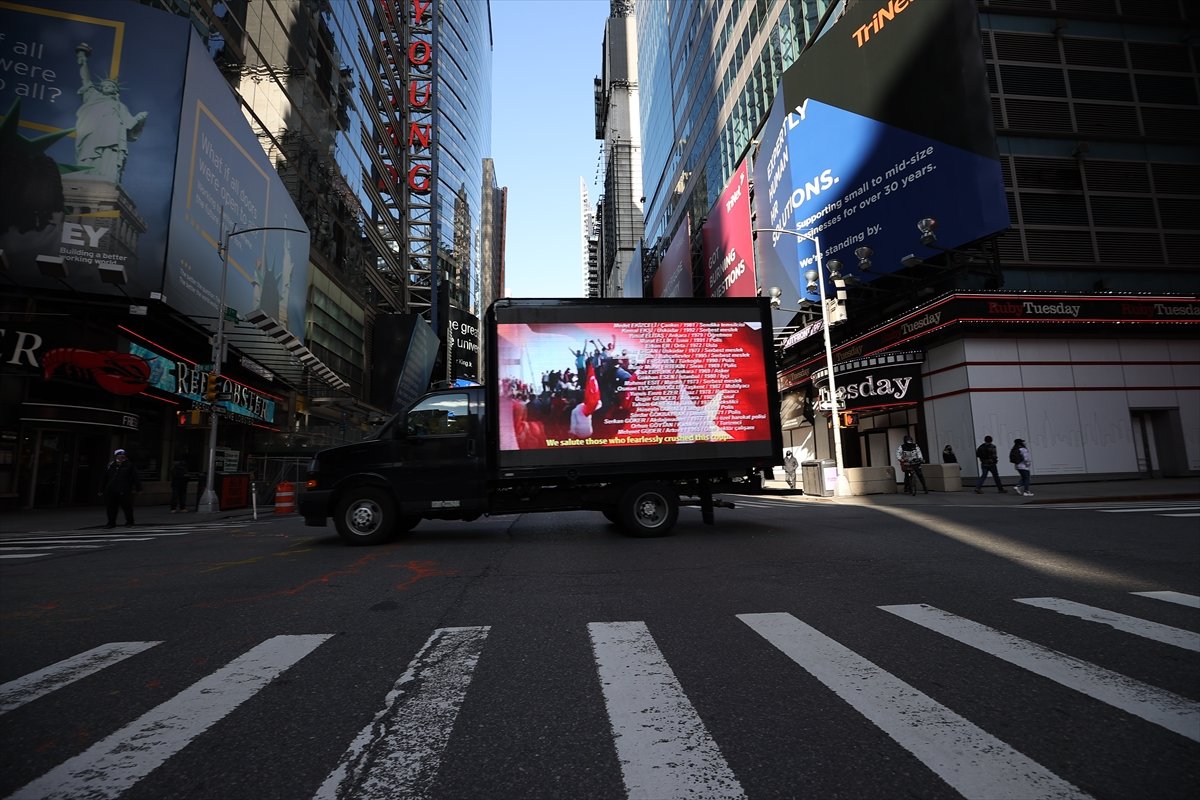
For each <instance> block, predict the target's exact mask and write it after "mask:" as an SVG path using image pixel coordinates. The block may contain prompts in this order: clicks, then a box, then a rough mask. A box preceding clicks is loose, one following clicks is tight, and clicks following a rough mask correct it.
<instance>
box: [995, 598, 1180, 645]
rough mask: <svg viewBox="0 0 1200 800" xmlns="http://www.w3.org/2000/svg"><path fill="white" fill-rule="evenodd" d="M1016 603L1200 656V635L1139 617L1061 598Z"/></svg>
mask: <svg viewBox="0 0 1200 800" xmlns="http://www.w3.org/2000/svg"><path fill="white" fill-rule="evenodd" d="M1016 601H1017V602H1018V603H1024V604H1025V605H1027V606H1036V607H1037V608H1044V609H1047V610H1049V611H1056V612H1058V613H1059V614H1065V615H1066V616H1068V617H1078V618H1079V619H1084V620H1087V621H1088V622H1098V623H1100V624H1101V625H1107V626H1109V627H1110V628H1115V629H1117V630H1119V631H1122V632H1123V633H1132V634H1133V635H1134V636H1141V637H1143V638H1145V639H1153V640H1154V641H1156V642H1162V643H1163V644H1170V645H1174V646H1175V647H1182V648H1183V649H1184V650H1191V651H1192V652H1200V633H1193V632H1192V631H1185V630H1183V629H1182V628H1173V627H1171V626H1170V625H1162V624H1160V623H1157V622H1150V621H1149V620H1144V619H1139V618H1138V617H1131V616H1128V615H1126V614H1119V613H1117V612H1116V611H1107V610H1105V609H1103V608H1096V607H1094V606H1085V605H1084V604H1083V603H1074V602H1071V601H1070V600H1061V599H1059V598H1057V597H1024V598H1016Z"/></svg>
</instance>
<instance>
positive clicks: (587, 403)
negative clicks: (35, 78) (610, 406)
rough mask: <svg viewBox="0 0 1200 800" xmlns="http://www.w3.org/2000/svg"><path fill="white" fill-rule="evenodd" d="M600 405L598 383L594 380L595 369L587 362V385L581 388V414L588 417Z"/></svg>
mask: <svg viewBox="0 0 1200 800" xmlns="http://www.w3.org/2000/svg"><path fill="white" fill-rule="evenodd" d="M599 405H600V382H599V381H597V380H596V368H595V367H594V366H592V363H591V362H590V361H589V362H588V373H587V383H586V384H585V385H584V387H583V413H585V414H587V415H588V416H589V417H590V416H591V415H592V412H593V411H595V410H596V408H597V406H599Z"/></svg>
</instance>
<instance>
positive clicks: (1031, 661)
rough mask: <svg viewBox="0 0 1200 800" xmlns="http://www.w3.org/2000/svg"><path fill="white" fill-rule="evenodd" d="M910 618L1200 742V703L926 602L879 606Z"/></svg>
mask: <svg viewBox="0 0 1200 800" xmlns="http://www.w3.org/2000/svg"><path fill="white" fill-rule="evenodd" d="M879 607H880V608H881V609H883V610H884V611H887V612H889V613H891V614H895V615H896V616H898V617H901V618H902V619H906V620H908V621H909V622H914V623H916V624H917V625H920V626H922V627H924V628H928V629H929V630H931V631H935V632H936V633H940V634H942V635H943V636H948V637H950V638H951V639H954V640H955V641H957V642H961V643H962V644H965V645H969V646H971V647H974V648H975V649H977V650H982V651H983V652H985V653H988V654H989V655H993V656H995V657H996V658H999V659H1002V660H1004V661H1007V662H1008V663H1010V664H1015V665H1016V666H1018V667H1021V668H1023V669H1027V670H1029V671H1030V672H1032V673H1034V674H1035V675H1040V676H1041V677H1043V678H1048V679H1049V680H1052V681H1054V682H1055V683H1058V684H1061V685H1063V686H1066V687H1067V688H1068V689H1074V690H1075V691H1077V692H1080V693H1082V694H1085V695H1087V696H1088V697H1091V698H1093V699H1096V700H1099V701H1101V702H1102V703H1107V704H1108V705H1110V706H1113V707H1115V708H1119V709H1121V710H1122V711H1126V712H1128V713H1130V714H1133V715H1134V716H1136V717H1141V718H1142V719H1144V720H1146V721H1147V722H1152V723H1154V724H1155V725H1160V726H1162V727H1164V728H1166V729H1167V730H1169V731H1172V732H1174V733H1178V734H1179V735H1180V736H1186V737H1187V738H1188V739H1191V740H1192V741H1196V742H1200V703H1196V702H1194V701H1192V700H1188V699H1187V698H1185V697H1180V696H1179V695H1177V694H1174V693H1172V692H1168V691H1166V690H1165V689H1159V688H1157V687H1154V686H1150V685H1149V684H1145V683H1142V682H1141V681H1135V680H1134V679H1133V678H1128V677H1126V676H1124V675H1121V674H1120V673H1117V672H1113V671H1111V670H1107V669H1104V668H1103V667H1098V666H1096V665H1095V664H1089V663H1088V662H1086V661H1081V660H1079V659H1077V658H1073V657H1071V656H1068V655H1066V654H1064V653H1060V652H1058V651H1057V650H1051V649H1050V648H1048V647H1042V646H1041V645H1039V644H1034V643H1033V642H1029V641H1026V640H1025V639H1021V638H1018V637H1016V636H1013V635H1011V634H1008V633H1004V632H1003V631H998V630H996V629H995V628H989V627H988V626H986V625H981V624H980V623H978V622H972V621H971V620H969V619H964V618H963V617H957V616H955V615H954V614H951V613H949V612H946V611H942V610H941V609H940V608H934V607H933V606H929V605H925V604H924V603H921V604H917V605H901V606H879Z"/></svg>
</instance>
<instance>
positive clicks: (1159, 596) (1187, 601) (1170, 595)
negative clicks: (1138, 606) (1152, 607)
mask: <svg viewBox="0 0 1200 800" xmlns="http://www.w3.org/2000/svg"><path fill="white" fill-rule="evenodd" d="M1130 594H1136V595H1137V596H1138V597H1149V598H1150V599H1152V600H1163V601H1166V602H1168V603H1176V604H1177V605H1181V606H1188V607H1189V608H1200V596H1197V595H1194V594H1183V593H1182V592H1130Z"/></svg>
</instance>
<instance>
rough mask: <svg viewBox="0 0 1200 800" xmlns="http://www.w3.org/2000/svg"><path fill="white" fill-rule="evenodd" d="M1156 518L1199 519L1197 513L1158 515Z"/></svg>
mask: <svg viewBox="0 0 1200 800" xmlns="http://www.w3.org/2000/svg"><path fill="white" fill-rule="evenodd" d="M1158 516H1160V517H1200V513H1197V514H1159V515H1158Z"/></svg>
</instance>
